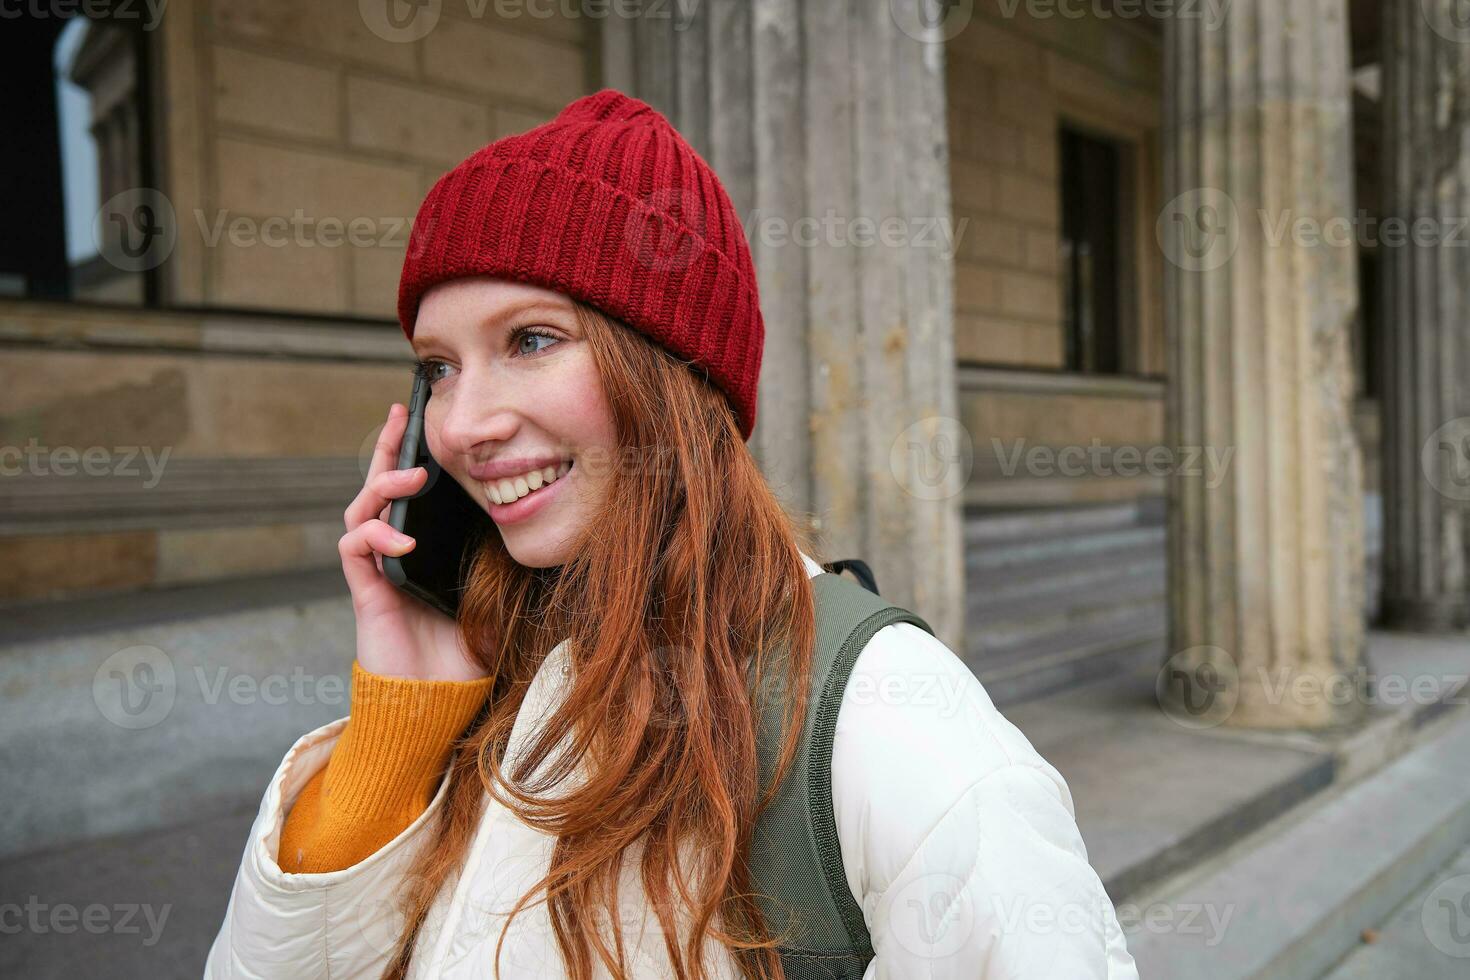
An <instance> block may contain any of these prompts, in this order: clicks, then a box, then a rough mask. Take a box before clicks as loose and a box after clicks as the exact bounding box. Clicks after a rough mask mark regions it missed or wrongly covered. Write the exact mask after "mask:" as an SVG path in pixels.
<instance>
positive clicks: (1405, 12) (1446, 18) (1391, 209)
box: [1379, 0, 1470, 629]
mask: <svg viewBox="0 0 1470 980" xmlns="http://www.w3.org/2000/svg"><path fill="white" fill-rule="evenodd" d="M1459 6H1460V4H1459V3H1458V0H1386V2H1385V4H1384V9H1383V211H1384V216H1385V225H1384V230H1383V233H1382V238H1383V247H1381V248H1380V249H1379V252H1380V254H1382V256H1383V263H1382V266H1383V311H1384V317H1383V330H1382V332H1383V338H1384V342H1383V372H1384V373H1383V381H1384V384H1383V519H1384V537H1383V573H1384V580H1383V615H1384V619H1385V621H1386V622H1387V623H1388V624H1389V625H1393V626H1400V627H1407V628H1410V629H1444V628H1453V627H1463V626H1465V625H1467V624H1470V579H1467V574H1466V565H1467V563H1470V517H1467V508H1466V502H1467V501H1470V232H1467V230H1466V228H1465V227H1464V225H1465V221H1466V218H1467V217H1470V152H1467V140H1470V25H1466V24H1464V23H1463V22H1462V21H1457V20H1456V19H1455V11H1456V8H1457V7H1459ZM1387 219H1393V220H1394V221H1395V222H1397V223H1399V227H1400V228H1404V229H1407V234H1404V235H1401V236H1399V237H1398V238H1397V240H1396V241H1395V240H1390V239H1389V235H1390V234H1395V232H1394V231H1393V229H1391V228H1390V226H1388V224H1387Z"/></svg>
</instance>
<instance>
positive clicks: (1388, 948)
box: [1322, 841, 1470, 980]
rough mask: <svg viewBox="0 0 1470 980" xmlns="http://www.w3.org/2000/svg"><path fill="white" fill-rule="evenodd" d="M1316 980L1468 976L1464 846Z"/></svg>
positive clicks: (1469, 863) (1469, 895) (1468, 853)
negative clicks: (1372, 935) (1366, 938)
mask: <svg viewBox="0 0 1470 980" xmlns="http://www.w3.org/2000/svg"><path fill="white" fill-rule="evenodd" d="M1466 843H1467V846H1466V848H1465V849H1464V850H1463V851H1461V852H1460V853H1459V854H1457V855H1455V857H1454V858H1453V859H1452V860H1450V861H1448V862H1447V863H1446V864H1445V865H1444V866H1443V867H1442V868H1440V869H1439V870H1438V871H1436V872H1435V873H1434V874H1433V875H1432V876H1431V877H1430V878H1429V880H1427V881H1425V882H1424V884H1423V886H1422V887H1421V888H1420V889H1419V890H1418V891H1417V892H1415V893H1414V894H1413V895H1411V896H1409V898H1408V899H1407V900H1406V901H1405V902H1404V903H1403V904H1402V905H1400V906H1399V907H1398V908H1396V909H1394V911H1393V914H1392V915H1390V916H1389V917H1388V918H1387V919H1386V920H1385V921H1384V922H1383V923H1382V924H1381V925H1380V926H1379V931H1378V935H1377V936H1376V937H1375V939H1374V941H1373V942H1371V943H1367V942H1365V943H1364V944H1363V945H1362V946H1359V947H1358V948H1357V949H1356V950H1354V951H1353V952H1352V953H1350V954H1349V955H1348V956H1347V957H1346V958H1345V959H1344V960H1343V961H1342V962H1341V963H1340V964H1338V966H1337V968H1336V969H1334V970H1332V971H1331V972H1330V973H1327V974H1326V975H1325V976H1324V977H1323V978H1322V980H1465V977H1470V841H1467V842H1466Z"/></svg>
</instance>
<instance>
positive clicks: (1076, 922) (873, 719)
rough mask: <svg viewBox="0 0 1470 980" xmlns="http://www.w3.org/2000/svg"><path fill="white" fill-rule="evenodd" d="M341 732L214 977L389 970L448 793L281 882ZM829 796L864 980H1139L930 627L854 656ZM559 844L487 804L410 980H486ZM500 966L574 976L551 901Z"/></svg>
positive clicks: (282, 799)
mask: <svg viewBox="0 0 1470 980" xmlns="http://www.w3.org/2000/svg"><path fill="white" fill-rule="evenodd" d="M803 557H804V558H806V556H803ZM806 565H807V571H808V572H809V573H810V574H811V575H813V576H815V575H817V574H818V573H820V572H821V571H822V568H821V566H819V565H818V564H817V563H816V562H814V561H812V560H811V559H810V558H806ZM564 654H565V648H564V646H559V647H557V648H556V649H554V650H553V651H552V652H551V653H550V654H549V655H548V656H547V658H546V660H545V662H544V663H543V664H542V665H541V668H540V670H539V672H538V673H537V675H536V678H535V680H534V681H533V683H532V686H531V688H530V690H529V691H528V693H527V695H526V699H525V702H524V704H523V706H522V709H521V712H520V714H519V716H518V717H517V719H516V722H515V726H514V729H513V731H512V735H511V741H510V743H509V745H508V747H507V753H508V754H511V755H514V754H515V753H517V752H518V751H520V749H521V748H523V747H524V746H525V744H526V740H527V736H528V735H529V734H530V733H531V731H532V729H531V725H532V724H534V722H535V720H536V719H544V718H545V717H546V713H547V712H548V711H549V707H548V706H550V705H552V704H554V703H555V700H554V699H555V697H556V695H557V692H558V690H559V684H560V683H562V681H563V678H564V677H565V671H566V670H567V669H568V668H567V664H566V658H565V656H564ZM346 721H347V720H346V719H345V718H343V719H340V720H338V721H334V722H332V723H331V724H329V725H325V726H323V727H321V728H319V729H317V730H316V731H313V732H311V733H309V734H307V735H305V736H303V737H302V738H301V739H300V740H299V741H297V743H296V744H295V745H294V746H292V747H291V750H290V751H289V752H288V753H287V754H286V757H285V759H284V760H283V761H282V762H281V765H280V768H279V769H277V771H276V774H275V776H274V777H273V778H272V779H271V781H270V785H269V786H268V787H267V788H266V791H265V798H264V800H262V802H261V805H260V814H259V816H258V817H257V818H256V820H255V825H254V826H253V827H252V828H251V830H250V838H249V840H248V841H247V842H246V845H245V854H244V859H243V861H242V862H241V865H240V871H239V873H238V875H237V877H236V880H235V886H234V891H233V892H232V893H231V895H230V904H229V909H228V911H227V912H226V913H225V921H224V924H223V926H222V927H221V929H220V932H219V935H218V936H217V937H216V939H215V942H214V946H213V948H212V949H211V950H210V954H209V960H208V963H207V965H206V967H205V977H206V978H214V980H225V978H247V977H249V978H272V980H276V978H292V980H328V978H331V980H345V978H348V977H377V976H379V975H380V974H381V973H382V970H383V968H384V966H385V965H386V963H387V960H388V957H389V954H390V952H391V951H392V949H393V945H394V942H395V941H396V939H397V936H398V934H399V929H400V927H401V925H402V919H401V916H400V914H399V913H398V912H397V910H396V908H395V901H394V899H395V896H396V893H397V891H398V889H399V887H400V885H401V884H402V882H403V880H404V877H405V875H409V874H411V873H412V867H413V863H414V857H415V854H416V852H417V851H418V849H419V848H420V847H421V846H422V845H423V844H424V842H425V841H427V840H428V839H429V837H430V831H431V829H432V828H431V822H432V821H433V820H434V818H435V816H436V815H437V813H438V811H439V808H440V807H441V806H442V805H443V803H444V796H445V786H446V784H445V783H441V784H440V786H439V790H438V792H437V794H436V795H435V796H434V798H433V801H432V802H431V803H430V804H429V808H428V809H427V810H426V811H425V812H424V813H422V814H421V815H420V816H419V817H418V819H416V820H415V821H414V822H413V823H412V824H410V825H409V826H408V827H407V828H406V829H405V830H404V831H403V832H402V833H401V834H399V835H398V836H397V837H396V838H394V839H393V840H392V841H391V842H389V843H388V844H387V845H385V846H384V847H383V848H382V849H381V850H379V851H377V852H376V853H375V854H373V855H372V856H371V857H368V858H366V859H365V860H363V861H361V862H360V863H358V864H356V865H353V866H352V867H350V868H347V869H345V870H342V871H333V872H327V873H323V874H287V873H284V872H282V871H281V869H280V868H279V867H278V866H277V864H276V852H277V847H278V845H279V842H280V834H281V825H282V823H283V821H284V818H285V814H286V812H287V811H288V810H289V808H290V806H291V804H292V803H293V802H294V801H295V799H296V796H297V794H298V793H299V792H300V791H301V789H302V787H303V786H304V785H305V784H306V782H307V781H308V780H309V779H310V778H311V777H312V775H313V774H314V773H316V772H317V770H319V769H321V768H322V767H323V766H324V765H326V762H327V758H328V757H329V756H330V754H331V752H332V747H333V745H334V744H335V743H336V741H337V737H338V736H339V735H340V734H341V732H342V728H343V726H344V725H345V724H346ZM507 768H508V767H507ZM832 790H833V806H834V809H835V810H836V817H837V829H838V833H839V837H840V840H841V848H842V859H843V866H844V868H845V869H846V871H847V883H848V887H849V888H851V889H852V893H853V895H854V896H856V897H857V898H858V901H859V904H861V906H862V909H863V914H864V918H865V919H866V921H867V926H868V929H869V932H870V933H871V935H872V942H873V948H874V950H875V952H876V956H875V957H874V959H873V961H872V962H871V963H870V964H869V966H868V970H867V972H866V974H865V978H864V980H874V978H877V980H883V978H911V977H912V978H918V977H923V978H925V980H950V978H954V980H959V978H964V980H981V978H983V980H1002V978H1005V980H1059V978H1066V980H1088V978H1097V980H1103V978H1106V980H1137V977H1138V973H1137V970H1136V969H1135V967H1134V964H1133V958H1132V957H1131V956H1130V955H1129V954H1128V951H1127V949H1126V948H1125V944H1124V939H1123V932H1122V930H1121V928H1120V927H1119V924H1118V919H1117V916H1116V914H1115V912H1114V909H1113V905H1112V903H1111V902H1110V901H1109V899H1108V897H1107V894H1106V893H1105V892H1104V891H1103V888H1102V884H1101V882H1100V881H1099V879H1098V876H1097V874H1096V873H1095V872H1094V871H1093V869H1092V868H1091V866H1089V865H1088V863H1087V852H1086V850H1085V849H1084V846H1083V843H1082V837H1081V835H1080V834H1079V832H1078V830H1077V823H1076V819H1075V814H1074V811H1073V807H1072V797H1071V794H1070V792H1069V791H1068V789H1067V785H1066V783H1065V782H1064V781H1063V779H1062V777H1061V775H1060V774H1059V773H1058V772H1057V771H1056V769H1054V768H1053V767H1052V766H1051V765H1050V764H1049V763H1047V761H1046V760H1045V759H1043V758H1042V757H1041V756H1040V755H1039V754H1038V753H1037V752H1036V750H1035V749H1034V748H1033V747H1032V746H1031V744H1030V742H1028V741H1027V740H1026V737H1025V736H1024V735H1022V734H1021V732H1020V731H1019V730H1018V729H1017V728H1016V727H1015V726H1014V725H1012V724H1011V723H1010V722H1009V721H1007V720H1006V719H1005V718H1004V717H1002V716H1001V714H1000V713H999V712H998V711H997V710H996V708H995V706H994V705H993V704H992V703H991V701H990V697H989V695H987V694H986V692H985V690H984V688H983V687H981V685H980V683H979V682H978V681H977V680H976V679H975V677H974V675H973V674H971V672H970V671H969V669H968V668H967V667H966V666H965V665H964V664H963V663H962V662H961V661H960V659H959V658H958V657H957V656H955V654H954V653H953V652H952V651H951V650H950V649H949V648H948V647H947V646H945V645H944V644H943V643H941V642H940V641H939V640H937V639H935V638H934V637H933V636H930V635H929V634H928V633H925V632H924V631H923V630H921V629H919V628H918V627H916V626H913V625H911V624H908V623H899V624H894V625H890V626H886V627H884V628H883V629H881V630H879V631H878V633H877V634H875V635H874V637H873V639H872V640H871V641H870V642H869V643H868V645H867V646H866V647H865V648H864V649H863V651H862V653H861V654H860V655H859V657H858V659H857V663H856V666H855V667H854V669H853V672H852V676H851V678H850V680H849V682H848V686H847V689H846V691H845V693H844V697H843V702H842V707H841V710H840V711H839V713H838V719H837V733H836V741H835V743H834V746H833V753H832ZM553 842H554V841H553V839H552V838H551V837H548V836H547V835H545V834H543V833H541V832H540V831H538V830H535V829H533V828H531V827H529V826H526V825H525V824H523V823H521V822H520V821H519V820H518V819H517V818H516V817H515V815H514V814H513V813H512V812H511V811H509V810H508V809H506V808H505V807H503V806H501V805H499V804H498V803H496V802H495V801H494V800H493V799H491V798H490V797H489V796H488V795H487V796H486V799H485V808H484V811H483V817H482V819H481V822H480V826H479V828H478V830H477V832H476V834H475V837H474V841H473V843H472V844H471V845H470V850H469V856H468V861H467V863H466V865H465V870H463V871H462V872H461V873H460V874H459V875H457V876H454V877H451V879H450V880H449V881H448V882H447V883H446V884H445V886H444V887H443V888H442V889H441V890H440V892H439V895H438V898H437V899H436V902H435V905H434V906H433V908H432V909H431V912H430V915H429V919H428V921H427V922H426V923H425V927H424V929H423V930H422V931H421V933H420V936H419V939H418V942H417V945H416V947H415V950H414V956H413V961H412V966H411V970H410V974H411V976H413V977H425V978H427V977H434V978H441V977H442V978H469V977H487V978H488V977H493V976H494V975H495V974H494V971H493V968H492V960H493V957H494V952H495V945H496V942H497V941H498V940H499V939H500V935H501V932H502V931H503V930H504V929H505V920H506V913H508V912H509V910H510V908H511V907H512V906H513V905H514V904H515V902H516V900H517V899H518V898H519V897H520V896H521V895H522V894H523V893H524V892H525V891H526V890H527V889H528V888H530V887H531V885H532V884H534V883H535V882H536V881H537V880H539V878H540V877H541V875H542V874H544V873H545V871H546V869H547V867H548V864H549V860H550V855H551V848H552V844H553ZM625 867H626V868H628V869H631V870H630V872H629V873H627V874H625V875H624V877H623V879H622V881H623V885H622V887H621V889H620V894H621V902H622V905H621V909H620V914H621V916H622V921H623V929H624V942H625V944H626V947H627V949H628V961H627V962H628V964H629V967H630V970H631V973H632V975H633V976H635V977H639V978H645V977H647V978H655V977H657V978H664V977H669V976H671V975H672V972H673V971H672V969H671V968H670V966H669V961H668V959H667V954H666V952H665V949H664V941H663V936H662V933H661V931H660V929H659V925H658V920H657V917H656V916H654V915H653V914H652V913H651V912H650V913H647V914H645V911H644V908H643V906H642V903H641V902H640V898H641V895H642V891H641V886H640V883H639V882H638V879H637V874H636V868H637V861H636V860H630V861H627V862H625ZM705 948H706V956H707V960H706V962H707V963H708V964H709V966H710V967H711V969H712V971H713V973H714V975H716V976H720V977H731V978H733V977H737V976H738V972H737V971H736V970H735V968H734V964H733V961H732V960H731V959H730V958H729V956H728V954H727V953H726V952H725V951H724V949H723V948H722V947H720V946H719V945H718V944H716V943H714V942H713V941H709V942H707V943H706V947H705ZM594 960H595V957H594ZM600 969H601V968H600V966H599V970H600ZM500 971H501V972H500V976H502V977H505V978H507V980H510V978H515V980H521V978H535V980H546V978H548V977H557V976H564V975H565V974H564V970H563V968H562V962H561V958H560V953H559V951H558V949H557V947H556V942H555V938H554V934H553V932H552V929H551V923H550V919H549V917H548V916H547V914H546V905H545V903H544V901H541V900H539V896H538V900H537V902H536V903H535V904H532V905H529V906H528V907H526V908H524V909H522V911H521V912H520V913H519V914H518V915H517V916H516V917H515V919H514V920H513V921H512V922H511V924H510V928H509V932H508V934H507V936H506V938H505V945H504V949H503V953H502V956H501V963H500ZM599 976H606V974H605V973H599Z"/></svg>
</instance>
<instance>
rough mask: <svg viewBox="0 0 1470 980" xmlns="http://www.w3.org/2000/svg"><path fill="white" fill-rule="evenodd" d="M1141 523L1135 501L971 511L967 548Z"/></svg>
mask: <svg viewBox="0 0 1470 980" xmlns="http://www.w3.org/2000/svg"><path fill="white" fill-rule="evenodd" d="M1139 523H1140V513H1139V505H1138V504H1137V503H1134V502H1128V503H1122V504H1102V505H1094V506H1083V507H1037V508H1028V509H1025V510H996V511H982V510H973V509H972V510H970V511H967V512H966V514H965V545H966V546H967V547H971V546H976V545H983V544H1001V543H1005V542H1009V541H1017V540H1031V539H1034V538H1049V537H1057V536H1060V535H1069V534H1072V535H1075V534H1085V533H1088V532H1091V531H1099V530H1114V529H1116V528H1122V527H1132V526H1134V525H1137V524H1139Z"/></svg>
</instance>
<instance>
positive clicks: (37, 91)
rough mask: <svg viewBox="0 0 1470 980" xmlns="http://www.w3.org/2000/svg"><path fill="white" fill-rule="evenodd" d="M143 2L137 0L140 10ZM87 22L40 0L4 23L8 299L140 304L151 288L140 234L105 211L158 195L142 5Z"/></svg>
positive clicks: (2, 181)
mask: <svg viewBox="0 0 1470 980" xmlns="http://www.w3.org/2000/svg"><path fill="white" fill-rule="evenodd" d="M141 6H142V5H136V7H141ZM118 10H119V13H118V14H117V15H115V16H114V15H104V16H101V17H99V18H97V19H89V18H87V17H85V16H82V15H80V14H76V15H73V16H67V15H65V14H63V13H59V12H56V11H50V12H48V11H47V9H46V8H45V7H44V5H43V6H41V7H38V8H35V10H34V11H31V10H30V9H29V8H27V12H26V13H23V14H21V15H20V16H18V17H15V18H12V19H7V20H6V21H5V26H4V29H3V30H0V59H3V63H4V65H5V69H4V70H5V74H6V96H5V99H4V100H3V108H0V128H3V131H4V132H5V133H6V135H7V136H8V137H10V140H9V144H10V146H11V148H12V152H10V153H7V154H5V155H4V157H3V162H0V206H3V208H4V214H5V218H6V221H7V223H8V224H9V227H10V229H11V232H12V234H8V235H4V236H0V296H15V297H23V298H29V299H51V300H79V301H84V302H102V303H125V304H143V303H149V302H152V301H153V298H154V295H155V287H154V277H153V274H152V270H153V268H154V267H155V266H156V265H157V263H156V262H150V261H149V256H148V255H147V254H145V251H140V248H144V246H140V243H139V240H138V236H137V234H136V231H135V233H134V234H133V235H132V237H131V240H128V239H127V237H126V236H125V231H126V229H124V228H123V227H122V226H121V223H120V222H118V221H116V220H111V221H110V220H106V219H107V218H108V217H113V218H116V217H117V215H109V214H108V213H106V211H105V210H104V208H105V207H106V206H107V205H108V204H109V202H112V210H117V209H119V208H126V209H128V211H129V213H131V212H132V211H137V210H138V208H139V207H141V208H143V209H145V210H146V208H147V207H148V205H149V202H150V195H148V194H147V193H146V192H143V191H142V190H141V189H142V188H145V187H147V186H149V185H150V179H149V178H150V174H149V173H148V166H147V132H146V126H145V121H146V119H147V114H146V113H145V112H144V111H143V93H144V92H145V91H146V88H147V86H146V77H147V74H146V64H145V55H146V51H147V45H146V44H145V39H146V36H145V31H144V27H143V23H142V21H141V20H140V19H139V18H138V17H137V15H136V13H132V14H130V13H128V5H121V6H119V8H118Z"/></svg>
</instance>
